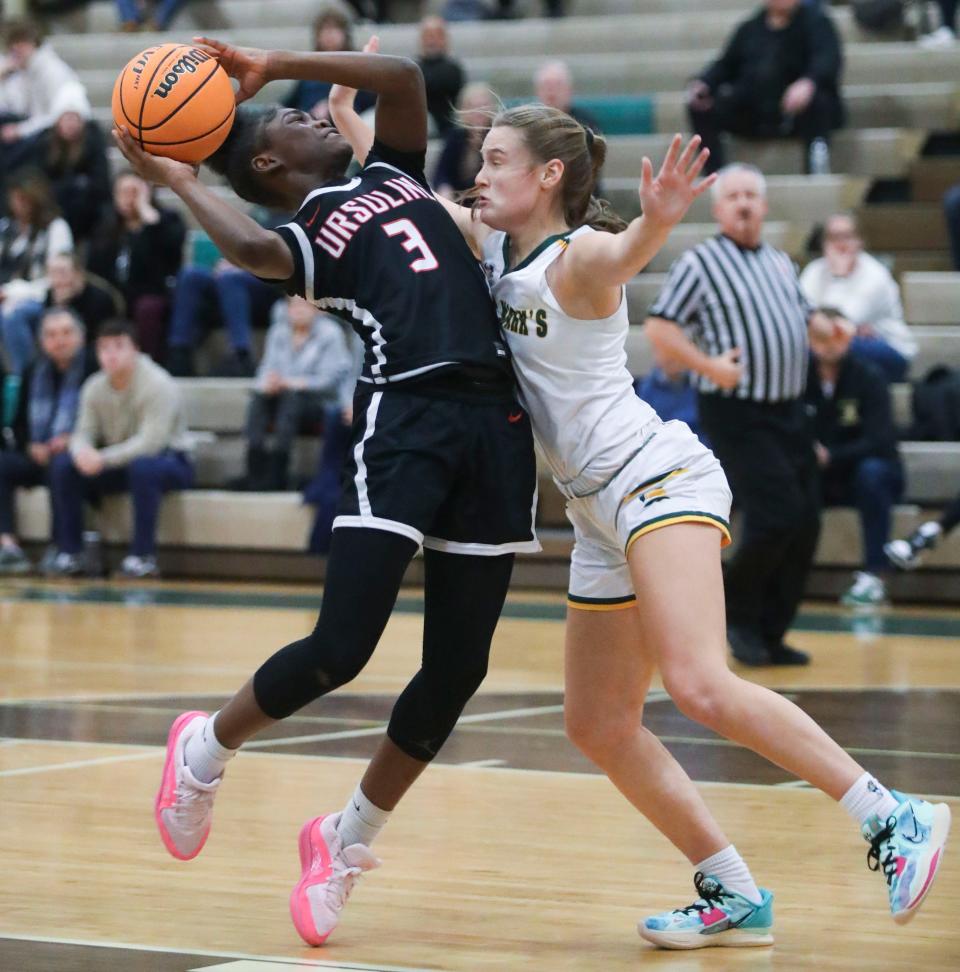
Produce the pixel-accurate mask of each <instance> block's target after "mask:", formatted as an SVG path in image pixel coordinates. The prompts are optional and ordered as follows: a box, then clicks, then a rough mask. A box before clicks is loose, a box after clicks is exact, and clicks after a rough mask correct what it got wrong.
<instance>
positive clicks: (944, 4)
mask: <svg viewBox="0 0 960 972" xmlns="http://www.w3.org/2000/svg"><path fill="white" fill-rule="evenodd" d="M937 6H938V7H939V8H940V26H939V27H938V28H937V29H936V30H933V31H931V32H930V33H929V34H923V35H922V36H921V37H918V38H917V43H918V44H919V45H920V47H924V48H926V49H927V50H936V49H937V48H942V47H953V45H954V44H956V42H957V0H937Z"/></svg>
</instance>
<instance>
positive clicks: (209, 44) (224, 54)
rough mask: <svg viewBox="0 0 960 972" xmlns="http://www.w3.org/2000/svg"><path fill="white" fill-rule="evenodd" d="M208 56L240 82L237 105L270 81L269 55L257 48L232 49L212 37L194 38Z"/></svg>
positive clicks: (230, 45) (231, 46) (230, 46)
mask: <svg viewBox="0 0 960 972" xmlns="http://www.w3.org/2000/svg"><path fill="white" fill-rule="evenodd" d="M193 40H194V42H195V43H196V44H198V45H199V46H200V47H201V48H202V49H203V50H205V51H206V52H207V53H208V54H212V55H213V56H214V57H215V58H216V59H217V60H218V61H219V62H220V67H222V68H223V69H224V71H226V72H227V74H229V75H230V77H231V78H236V79H237V81H239V82H240V87H239V89H238V90H237V104H238V105H239V104H240V102H242V101H246V100H247V99H248V98H252V97H253V96H254V95H255V94H256V93H257V92H258V91H259V90H260V89H261V88H262V87H263V86H264V85H265V84H266V83H267V81H269V80H270V78H269V77H268V76H267V62H268V60H269V54H268V53H267V51H262V50H260V49H259V48H257V47H234V46H233V45H232V44H225V43H224V42H223V41H218V40H214V39H213V38H212V37H194V39H193Z"/></svg>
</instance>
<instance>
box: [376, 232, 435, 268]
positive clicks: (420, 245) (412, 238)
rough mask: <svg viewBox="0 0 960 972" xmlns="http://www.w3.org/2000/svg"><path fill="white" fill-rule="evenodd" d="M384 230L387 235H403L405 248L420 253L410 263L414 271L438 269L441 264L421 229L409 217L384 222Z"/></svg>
mask: <svg viewBox="0 0 960 972" xmlns="http://www.w3.org/2000/svg"><path fill="white" fill-rule="evenodd" d="M383 231H384V233H386V234H387V236H400V237H403V248H404V249H405V250H406V251H407V253H419V254H420V255H419V256H418V257H417V259H416V260H414V261H413V263H411V264H410V269H411V270H412V271H413V272H414V273H425V272H426V271H427V270H436V269H437V268H438V267H439V266H440V264H439V263H437V258H436V257H435V256H434V255H433V251H432V250H431V249H430V247H429V246H427V241H426V240H425V239H424V238H423V236H422V235H421V233H420V230H418V229H417V228H416V226H414V225H413V223H411V222H410V220H409V219H395V220H393V222H391V223H384V224H383Z"/></svg>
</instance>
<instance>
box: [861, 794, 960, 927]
mask: <svg viewBox="0 0 960 972" xmlns="http://www.w3.org/2000/svg"><path fill="white" fill-rule="evenodd" d="M891 793H893V795H894V796H895V797H897V798H898V799H900V800H901V803H900V806H899V807H897V809H896V811H895V812H894V813H892V814H891V815H890V816H889V817H887V819H886V820H885V821H884V820H881V819H880V818H879V817H878V816H877V815H876V814H874V816H873V817H872V818H871V819H870V820H868V821H867V822H866V823H865V824H864V825H863V836H864V839H865V840H867V841H868V842H869V844H870V850H868V851H867V866H868V867H869V868H870V870H871V871H880V870H882V871H883V876H884V877H885V878H886V879H887V891H888V893H889V895H890V913H891V914H892V915H893V920H894V921H895V922H897V923H898V924H900V925H905V924H906V923H907V922H908V921H910V919H911V918H913V916H914V915H915V914H916V912H917V909H918V908H919V907H920V904H921V903H922V901H923V899H924V898H925V897H926V896H927V894H928V892H929V891H930V888H931V886H932V885H933V879H934V878H935V877H936V876H937V870H938V869H939V867H940V863H941V861H943V848H944V845H945V844H946V842H947V834H949V833H950V808H949V807H948V806H947V805H946V804H945V803H927V801H926V800H920V799H918V798H917V797H907V796H904V795H903V794H902V793H897V792H895V791H893V790H891Z"/></svg>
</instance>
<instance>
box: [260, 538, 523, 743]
mask: <svg viewBox="0 0 960 972" xmlns="http://www.w3.org/2000/svg"><path fill="white" fill-rule="evenodd" d="M416 551H417V544H416V543H415V542H414V541H413V540H411V539H409V538H407V537H404V536H400V535H399V534H396V533H391V532H389V531H387V530H374V529H366V528H362V527H361V528H343V529H338V530H334V531H333V540H332V542H331V545H330V555H329V559H328V561H327V580H326V585H325V588H324V592H323V604H322V606H321V608H320V617H319V620H318V621H317V625H316V627H315V628H314V630H313V633H312V634H311V635H309V636H308V637H307V638H303V639H301V640H300V641H296V642H294V643H293V644H290V645H287V647H286V648H281V649H280V651H278V652H277V653H276V654H275V655H273V656H272V657H271V658H268V659H267V661H266V662H264V664H263V665H262V666H261V667H260V669H259V670H258V671H257V673H256V675H255V676H254V682H253V689H254V694H255V696H256V699H257V704H258V705H259V706H260V708H261V709H262V710H263V711H264V712H265V713H266V714H267V715H268V716H270V717H271V718H274V719H284V718H286V717H287V716H289V715H291V714H292V713H294V712H296V710H297V709H299V708H302V707H303V706H304V705H306V704H307V703H308V702H312V701H313V700H314V699H316V698H319V697H320V696H321V695H326V694H327V693H329V692H332V691H333V690H334V689H336V688H338V687H339V686H341V685H345V684H346V683H347V682H349V681H351V680H352V679H354V678H356V676H357V675H358V674H359V673H360V672H361V671H362V670H363V668H364V666H365V665H366V664H367V662H368V661H369V660H370V656H371V655H372V654H373V651H374V649H375V648H376V647H377V643H378V642H379V641H380V636H381V635H382V634H383V630H384V628H385V627H386V625H387V621H388V620H389V618H390V613H391V611H392V610H393V605H394V602H395V601H396V599H397V594H398V592H399V590H400V582H401V580H402V579H403V574H404V571H405V570H406V568H407V564H409V562H410V560H411V558H412V557H413V555H414V554H415V553H416ZM423 560H424V570H425V576H424V585H423V586H424V610H423V659H422V663H421V666H420V670H419V671H418V672H417V674H416V675H414V677H413V679H412V680H411V682H410V683H409V685H407V687H406V688H405V689H404V690H403V693H402V694H401V695H400V698H399V699H397V702H396V704H395V706H394V709H393V713H392V715H391V717H390V724H389V726H388V728H387V735H388V736H389V737H390V739H391V740H392V741H393V742H394V743H395V744H396V745H397V746H398V747H399V748H400V749H401V750H403V752H405V753H406V754H407V755H409V756H411V757H413V758H414V759H418V760H421V761H422V762H429V761H430V760H432V759H433V757H434V756H435V755H436V754H437V753H438V752H439V750H440V747H441V746H442V745H443V743H444V742H445V741H446V738H447V736H449V735H450V733H451V732H452V731H453V727H454V725H455V724H456V722H457V719H458V718H459V717H460V713H461V712H462V711H463V707H464V706H465V705H466V704H467V702H468V701H469V700H470V697H471V696H472V695H473V693H474V692H476V690H477V689H478V688H479V686H480V683H481V682H482V681H483V679H484V676H485V675H486V672H487V661H488V659H489V655H490V643H491V640H492V639H493V632H494V629H495V628H496V626H497V621H498V619H499V617H500V611H501V610H502V608H503V602H504V599H505V598H506V596H507V588H508V586H509V584H510V574H511V570H512V567H513V554H503V555H500V556H493V557H484V556H470V555H463V554H450V553H443V552H441V551H439V550H431V549H429V548H426V549H424V551H423Z"/></svg>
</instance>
